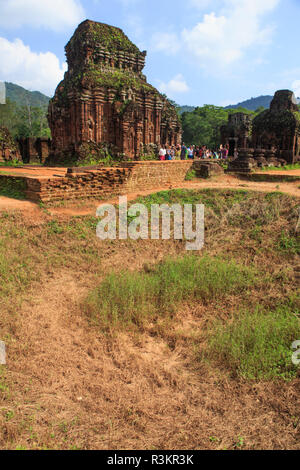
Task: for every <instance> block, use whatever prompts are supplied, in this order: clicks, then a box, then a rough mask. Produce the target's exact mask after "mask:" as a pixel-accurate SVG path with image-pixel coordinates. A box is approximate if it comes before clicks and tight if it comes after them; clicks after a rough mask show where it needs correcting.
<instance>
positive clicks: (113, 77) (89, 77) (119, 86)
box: [83, 66, 159, 95]
mask: <svg viewBox="0 0 300 470" xmlns="http://www.w3.org/2000/svg"><path fill="white" fill-rule="evenodd" d="M83 83H84V85H86V86H87V88H90V87H104V88H113V89H116V90H118V91H121V90H128V89H129V88H131V89H132V90H136V91H144V92H145V93H153V94H155V95H158V94H159V93H158V91H157V90H156V89H155V88H154V87H153V86H152V85H150V84H149V83H147V82H146V81H144V80H142V79H139V78H138V77H137V75H135V74H133V73H131V72H126V71H122V70H118V69H116V70H114V71H113V72H107V71H105V72H104V71H101V70H99V69H98V68H97V67H96V66H93V67H91V68H89V69H88V70H87V71H86V72H85V73H84V74H83Z"/></svg>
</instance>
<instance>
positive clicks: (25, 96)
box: [5, 82, 50, 107]
mask: <svg viewBox="0 0 300 470" xmlns="http://www.w3.org/2000/svg"><path fill="white" fill-rule="evenodd" d="M5 85H6V98H9V99H10V100H11V101H14V102H15V103H17V104H18V105H19V106H25V105H27V104H30V106H36V107H38V106H40V107H45V106H48V104H49V100H50V98H49V97H48V96H46V95H43V93H40V92H39V91H28V90H25V88H22V87H21V86H19V85H15V84H14V83H7V82H5Z"/></svg>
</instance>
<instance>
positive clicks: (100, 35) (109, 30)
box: [66, 20, 140, 54]
mask: <svg viewBox="0 0 300 470" xmlns="http://www.w3.org/2000/svg"><path fill="white" fill-rule="evenodd" d="M84 43H86V44H88V45H89V46H90V47H92V48H93V49H97V47H103V48H104V49H105V50H107V51H109V52H116V51H118V50H122V51H124V52H129V53H132V54H140V50H139V48H138V47H137V46H136V45H135V44H133V42H131V41H130V39H129V38H128V37H127V36H126V34H124V33H123V31H122V30H121V29H120V28H116V27H114V26H110V25H107V24H104V23H98V22H95V21H89V20H86V21H84V22H83V23H81V24H80V25H79V26H78V28H77V30H76V31H75V33H74V35H73V37H72V38H71V40H70V41H69V43H68V44H67V46H66V49H67V50H68V49H69V48H76V44H77V45H78V44H84Z"/></svg>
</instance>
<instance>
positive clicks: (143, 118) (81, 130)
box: [48, 20, 181, 163]
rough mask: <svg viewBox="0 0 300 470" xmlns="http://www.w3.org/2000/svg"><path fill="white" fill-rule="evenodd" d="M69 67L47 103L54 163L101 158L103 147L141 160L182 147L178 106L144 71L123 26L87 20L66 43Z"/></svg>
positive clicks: (141, 58) (142, 55) (140, 55)
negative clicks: (165, 149)
mask: <svg viewBox="0 0 300 470" xmlns="http://www.w3.org/2000/svg"><path fill="white" fill-rule="evenodd" d="M65 50H66V56H67V62H68V66H69V69H68V71H67V72H66V74H65V78H64V80H63V81H62V82H61V83H60V84H59V85H58V87H57V90H56V93H55V96H54V98H53V99H52V100H51V102H50V105H49V114H48V120H49V125H50V128H51V132H52V139H53V144H52V160H54V162H55V161H56V162H57V163H59V162H63V161H64V159H68V158H69V157H70V156H72V159H74V160H75V161H76V160H77V161H79V162H80V161H82V162H84V161H85V159H87V158H89V157H91V158H93V157H94V158H95V159H97V158H101V156H102V157H103V149H104V148H107V147H108V148H109V150H110V152H111V153H114V154H115V155H116V154H119V155H124V157H125V158H130V159H139V158H140V157H141V156H142V155H143V154H148V155H149V154H152V153H153V156H154V154H155V152H156V150H157V147H158V146H160V145H161V144H168V145H173V144H175V145H176V144H180V141H181V125H180V122H179V119H178V117H177V113H176V110H175V108H174V107H173V106H172V105H171V104H170V102H169V101H168V100H167V99H166V98H165V97H164V96H163V95H161V94H160V93H159V92H158V91H157V90H156V89H155V88H154V87H153V86H151V85H150V84H148V83H147V80H146V77H145V76H144V75H143V73H142V71H143V68H144V66H145V57H146V52H141V51H140V50H139V49H138V48H137V47H136V46H135V45H134V44H133V43H132V42H131V41H130V40H129V39H128V37H127V36H126V35H125V34H124V33H123V31H122V30H121V29H119V28H115V27H113V26H109V25H106V24H103V23H96V22H94V21H89V20H86V21H84V22H83V23H81V24H80V25H79V26H78V28H77V29H76V31H75V33H74V35H73V37H72V38H71V40H70V41H69V43H68V44H67V45H66V48H65Z"/></svg>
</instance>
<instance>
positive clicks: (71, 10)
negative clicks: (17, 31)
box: [0, 0, 85, 31]
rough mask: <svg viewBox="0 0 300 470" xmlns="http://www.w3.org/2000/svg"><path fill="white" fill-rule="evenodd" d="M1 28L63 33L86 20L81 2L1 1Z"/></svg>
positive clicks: (47, 0)
mask: <svg viewBox="0 0 300 470" xmlns="http://www.w3.org/2000/svg"><path fill="white" fill-rule="evenodd" d="M0 11H1V15H0V26H2V27H3V28H7V29H12V28H19V27H21V26H30V27H35V28H46V29H51V30H54V31H62V30H64V29H65V28H73V27H74V26H76V25H77V24H78V23H80V21H82V20H83V19H84V18H85V13H84V9H83V7H82V5H81V3H80V0H63V1H62V0H0Z"/></svg>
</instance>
